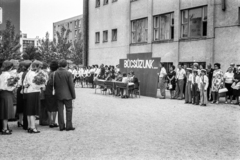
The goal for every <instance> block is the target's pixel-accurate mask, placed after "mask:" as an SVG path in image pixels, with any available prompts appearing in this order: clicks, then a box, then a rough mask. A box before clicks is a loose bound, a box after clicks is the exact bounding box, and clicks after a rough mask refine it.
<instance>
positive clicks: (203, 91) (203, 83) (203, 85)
mask: <svg viewBox="0 0 240 160" xmlns="http://www.w3.org/2000/svg"><path fill="white" fill-rule="evenodd" d="M206 73H207V71H206V70H205V69H202V70H201V77H200V81H199V82H200V83H199V88H200V97H201V100H200V105H201V106H207V101H208V99H207V88H208V85H209V80H208V77H207V76H206Z"/></svg>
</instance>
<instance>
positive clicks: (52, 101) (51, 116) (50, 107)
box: [45, 61, 58, 128]
mask: <svg viewBox="0 0 240 160" xmlns="http://www.w3.org/2000/svg"><path fill="white" fill-rule="evenodd" d="M57 69H58V62H57V61H53V62H51V64H50V70H51V72H50V73H49V80H48V83H47V86H46V90H45V100H46V108H47V111H48V120H49V127H50V128H54V127H58V125H57V124H56V123H55V122H56V115H57V111H58V107H57V99H56V97H55V95H53V83H51V82H54V81H53V74H54V72H55V71H56V70H57Z"/></svg>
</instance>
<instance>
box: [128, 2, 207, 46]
mask: <svg viewBox="0 0 240 160" xmlns="http://www.w3.org/2000/svg"><path fill="white" fill-rule="evenodd" d="M131 25H132V28H131V33H132V43H142V42H147V40H148V19H147V18H143V19H138V20H133V21H132V22H131ZM204 36H207V6H204V7H200V8H195V9H189V10H183V11H182V12H181V38H199V37H204ZM171 39H174V13H168V14H163V15H158V16H154V17H153V40H154V41H160V40H171Z"/></svg>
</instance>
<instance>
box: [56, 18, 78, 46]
mask: <svg viewBox="0 0 240 160" xmlns="http://www.w3.org/2000/svg"><path fill="white" fill-rule="evenodd" d="M62 27H64V28H65V29H66V30H68V29H69V30H70V34H69V36H68V40H69V42H74V41H75V40H76V39H77V38H78V36H80V35H82V15H79V16H76V17H72V18H68V19H65V20H62V21H59V22H55V23H53V39H54V38H55V39H56V40H57V32H59V33H61V29H62Z"/></svg>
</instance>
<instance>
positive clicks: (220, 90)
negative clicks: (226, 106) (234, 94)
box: [218, 88, 228, 93]
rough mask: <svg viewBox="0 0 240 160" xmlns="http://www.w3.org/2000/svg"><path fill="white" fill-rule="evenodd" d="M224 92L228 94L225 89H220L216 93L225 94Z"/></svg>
mask: <svg viewBox="0 0 240 160" xmlns="http://www.w3.org/2000/svg"><path fill="white" fill-rule="evenodd" d="M225 92H228V89H227V88H222V89H219V91H218V93H225Z"/></svg>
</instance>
